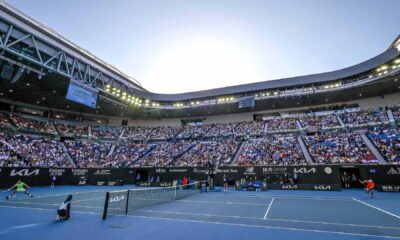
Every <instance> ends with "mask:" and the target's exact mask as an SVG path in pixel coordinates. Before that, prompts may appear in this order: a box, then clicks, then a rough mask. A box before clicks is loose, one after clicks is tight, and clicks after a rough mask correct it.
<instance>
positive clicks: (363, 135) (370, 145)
mask: <svg viewBox="0 0 400 240" xmlns="http://www.w3.org/2000/svg"><path fill="white" fill-rule="evenodd" d="M359 133H360V136H361V138H362V140H363V141H364V143H365V144H366V145H367V147H368V148H369V150H370V151H371V152H372V153H373V154H374V155H375V157H376V158H377V160H378V162H379V164H387V162H386V160H385V158H383V156H382V154H381V153H380V152H379V150H378V149H377V148H376V147H375V145H374V144H373V143H372V142H371V140H370V139H369V138H368V136H367V134H366V133H367V132H366V131H365V130H362V131H359Z"/></svg>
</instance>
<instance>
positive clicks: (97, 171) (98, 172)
mask: <svg viewBox="0 0 400 240" xmlns="http://www.w3.org/2000/svg"><path fill="white" fill-rule="evenodd" d="M93 174H94V175H111V170H110V169H102V170H100V169H99V170H96V171H95V172H94V173H93Z"/></svg>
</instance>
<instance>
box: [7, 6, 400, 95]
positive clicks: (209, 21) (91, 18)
mask: <svg viewBox="0 0 400 240" xmlns="http://www.w3.org/2000/svg"><path fill="white" fill-rule="evenodd" d="M8 2H10V3H11V4H13V5H14V6H16V7H17V8H19V9H20V10H22V11H23V12H25V13H27V14H28V15H30V16H32V17H33V18H35V19H36V20H38V21H40V22H42V23H44V24H45V25H47V26H49V27H51V28H53V29H54V30H56V31H57V32H58V33H60V34H61V35H63V36H65V37H66V38H68V39H69V40H71V41H73V42H75V43H76V44H78V45H79V46H81V47H83V48H85V49H87V50H89V51H90V52H91V53H93V54H94V55H96V56H98V57H100V58H101V59H103V60H105V61H106V62H108V63H110V64H112V65H114V66H116V67H117V68H119V69H120V70H122V71H123V72H125V73H126V74H128V75H129V76H132V77H134V78H136V79H137V80H138V81H139V82H141V83H142V85H143V86H144V87H145V88H147V89H148V90H150V91H154V92H160V93H178V92H187V91H194V90H204V89H210V88H215V87H223V86H228V85H237V84H242V83H248V82H257V81H264V80H271V79H277V78H283V77H290V76H297V75H305V74H312V73H318V72H325V71H331V70H336V69H340V68H343V67H348V66H350V65H353V64H356V63H359V62H361V61H364V60H367V59H369V58H371V57H374V56H376V55H377V54H379V53H381V52H383V51H384V50H385V49H386V48H387V47H388V46H389V44H390V43H391V42H392V41H393V40H394V39H395V37H396V36H397V35H398V34H400V31H399V30H400V28H399V26H400V25H399V23H400V14H399V12H398V10H399V9H400V1H399V0H376V1H372V0H301V1H300V0H264V1H259V0H141V1H137V0H8Z"/></svg>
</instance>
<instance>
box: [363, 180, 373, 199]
mask: <svg viewBox="0 0 400 240" xmlns="http://www.w3.org/2000/svg"><path fill="white" fill-rule="evenodd" d="M360 183H361V184H364V186H365V187H364V189H365V192H366V193H369V194H370V195H371V198H374V188H375V183H374V181H373V180H372V179H369V180H365V181H360Z"/></svg>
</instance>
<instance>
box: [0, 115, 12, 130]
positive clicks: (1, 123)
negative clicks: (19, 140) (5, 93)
mask: <svg viewBox="0 0 400 240" xmlns="http://www.w3.org/2000/svg"><path fill="white" fill-rule="evenodd" d="M11 126H12V124H11V122H10V121H9V120H8V118H7V116H6V115H4V114H2V113H0V128H10V127H11Z"/></svg>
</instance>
